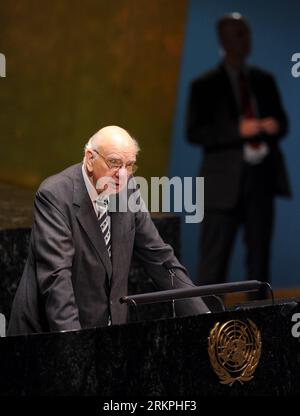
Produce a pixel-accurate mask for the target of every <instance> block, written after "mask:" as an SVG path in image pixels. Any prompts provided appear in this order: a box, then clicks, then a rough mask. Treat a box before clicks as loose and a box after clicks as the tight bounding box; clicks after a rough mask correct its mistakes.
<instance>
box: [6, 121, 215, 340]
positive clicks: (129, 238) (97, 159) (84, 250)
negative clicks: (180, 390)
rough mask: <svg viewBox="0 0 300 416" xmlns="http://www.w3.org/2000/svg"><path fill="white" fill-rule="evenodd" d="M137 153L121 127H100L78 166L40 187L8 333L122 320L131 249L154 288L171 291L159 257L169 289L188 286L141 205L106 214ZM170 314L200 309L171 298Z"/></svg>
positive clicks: (193, 303) (201, 309)
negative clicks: (172, 308) (174, 309)
mask: <svg viewBox="0 0 300 416" xmlns="http://www.w3.org/2000/svg"><path fill="white" fill-rule="evenodd" d="M138 150H139V147H138V144H137V142H136V141H135V140H134V139H133V138H132V137H131V136H130V135H129V134H128V132H126V131H125V130H124V129H122V128H120V127H117V126H108V127H105V128H103V129H101V130H100V131H99V132H98V133H96V134H95V135H94V136H93V137H92V138H91V139H90V140H89V142H88V144H87V146H86V148H85V156H84V161H83V163H80V164H77V165H74V166H71V167H69V168H67V169H66V170H64V171H63V172H61V173H58V174H57V175H54V176H52V177H50V178H48V179H46V180H45V181H44V182H43V183H42V184H41V186H40V187H39V189H38V191H37V194H36V198H35V210H34V224H33V228H32V233H31V240H30V248H29V256H28V260H27V263H26V266H25V269H24V272H23V276H22V278H21V281H20V284H19V287H18V290H17V293H16V296H15V299H14V303H13V308H12V313H11V319H10V323H9V329H8V335H17V334H24V333H37V332H48V331H61V330H79V329H81V328H88V327H94V326H105V325H110V324H123V323H126V321H127V306H126V305H124V304H121V303H120V302H119V299H120V297H122V296H124V295H126V294H127V284H128V273H129V268H130V262H131V257H132V253H133V251H134V250H135V252H136V254H137V256H138V258H139V259H140V260H141V262H142V263H143V264H144V266H145V268H146V270H147V272H148V273H149V275H150V276H151V277H152V279H153V280H154V283H155V284H156V285H157V287H158V288H160V289H170V288H171V282H170V276H169V274H168V272H167V270H166V268H165V267H164V264H165V263H166V262H168V264H170V265H171V266H172V267H174V268H175V269H176V275H177V277H178V278H177V279H175V281H174V288H181V287H185V286H187V285H190V284H192V282H191V281H190V279H189V278H188V276H187V273H186V270H185V268H184V267H183V266H182V265H181V264H180V263H179V261H178V260H177V259H176V257H175V256H174V253H173V250H172V248H171V247H170V246H169V245H167V244H165V243H164V242H163V241H162V239H161V237H160V236H159V234H158V232H157V230H156V228H155V226H154V224H153V222H152V220H151V218H150V215H149V213H148V212H147V211H146V210H144V209H140V210H138V211H137V212H130V211H129V210H128V211H127V212H110V199H111V198H113V196H114V195H115V196H116V195H118V194H119V193H120V192H123V191H124V190H126V183H127V180H128V177H129V176H131V175H132V174H133V173H134V171H135V166H136V165H135V164H136V156H137V153H138ZM126 192H127V190H126ZM126 195H127V193H126ZM178 312H179V313H180V314H183V315H184V314H198V313H206V312H208V309H207V307H206V306H205V304H204V303H203V301H202V300H201V299H200V298H198V299H190V300H184V301H180V302H178Z"/></svg>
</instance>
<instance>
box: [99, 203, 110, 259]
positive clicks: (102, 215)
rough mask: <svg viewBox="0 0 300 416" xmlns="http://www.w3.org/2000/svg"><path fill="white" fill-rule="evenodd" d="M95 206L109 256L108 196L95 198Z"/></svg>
mask: <svg viewBox="0 0 300 416" xmlns="http://www.w3.org/2000/svg"><path fill="white" fill-rule="evenodd" d="M96 207H97V211H98V222H99V225H100V229H101V231H102V234H103V237H104V242H105V245H106V248H107V251H108V254H109V257H111V234H110V216H109V213H108V198H98V199H96Z"/></svg>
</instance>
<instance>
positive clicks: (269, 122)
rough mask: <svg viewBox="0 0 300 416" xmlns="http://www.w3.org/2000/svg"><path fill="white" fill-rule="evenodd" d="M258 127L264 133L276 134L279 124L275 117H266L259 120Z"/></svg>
mask: <svg viewBox="0 0 300 416" xmlns="http://www.w3.org/2000/svg"><path fill="white" fill-rule="evenodd" d="M260 128H261V130H262V131H263V132H264V133H267V134H270V135H272V134H277V133H278V131H279V124H278V121H277V120H275V118H272V117H267V118H262V119H261V120H260Z"/></svg>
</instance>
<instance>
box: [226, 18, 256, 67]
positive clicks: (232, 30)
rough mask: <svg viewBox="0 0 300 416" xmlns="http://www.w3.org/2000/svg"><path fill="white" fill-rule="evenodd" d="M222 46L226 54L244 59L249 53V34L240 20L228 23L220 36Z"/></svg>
mask: <svg viewBox="0 0 300 416" xmlns="http://www.w3.org/2000/svg"><path fill="white" fill-rule="evenodd" d="M221 41H222V45H223V47H224V49H225V52H226V53H227V54H230V55H231V56H235V57H237V58H240V59H245V58H246V57H247V56H248V55H249V54H250V52H251V32H250V28H249V26H248V25H247V24H246V23H245V22H244V21H242V20H236V21H234V20H233V21H232V22H228V23H226V24H225V25H224V27H223V30H222V35H221Z"/></svg>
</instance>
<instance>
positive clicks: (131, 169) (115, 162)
mask: <svg viewBox="0 0 300 416" xmlns="http://www.w3.org/2000/svg"><path fill="white" fill-rule="evenodd" d="M92 151H93V152H96V153H97V155H99V156H100V157H102V159H103V160H104V162H105V163H106V165H107V167H108V168H109V169H112V170H115V171H117V170H119V169H121V168H122V167H123V166H124V167H125V168H126V169H127V172H128V173H130V174H133V173H135V172H136V171H137V168H138V167H137V165H136V163H135V162H128V163H126V164H125V163H124V162H123V161H122V160H121V159H114V158H111V159H106V158H105V157H104V156H102V155H101V153H99V152H98V150H96V149H92Z"/></svg>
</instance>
